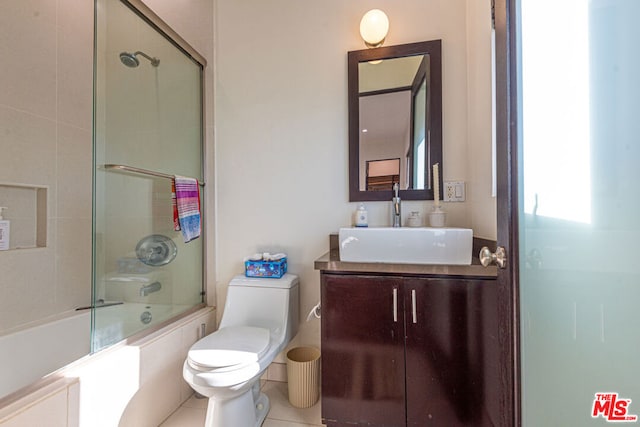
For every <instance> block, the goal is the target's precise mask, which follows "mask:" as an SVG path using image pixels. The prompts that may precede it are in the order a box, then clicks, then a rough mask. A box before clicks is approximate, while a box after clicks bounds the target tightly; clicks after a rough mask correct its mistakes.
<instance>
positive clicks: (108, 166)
mask: <svg viewBox="0 0 640 427" xmlns="http://www.w3.org/2000/svg"><path fill="white" fill-rule="evenodd" d="M104 168H105V169H106V170H116V171H123V172H131V173H137V174H140V175H149V176H156V177H158V178H166V179H173V178H174V176H173V175H169V174H168V173H162V172H156V171H152V170H149V169H142V168H136V167H133V166H127V165H115V164H106V165H104ZM198 185H200V186H201V187H204V182H202V181H200V180H198Z"/></svg>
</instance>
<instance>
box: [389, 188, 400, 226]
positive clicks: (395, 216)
mask: <svg viewBox="0 0 640 427" xmlns="http://www.w3.org/2000/svg"><path fill="white" fill-rule="evenodd" d="M398 189H399V185H398V183H397V182H396V183H395V184H393V191H394V193H395V196H394V197H393V199H391V219H392V221H391V222H392V224H393V226H394V227H402V217H401V213H402V209H401V208H402V206H401V204H400V196H398Z"/></svg>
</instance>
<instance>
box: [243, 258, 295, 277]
mask: <svg viewBox="0 0 640 427" xmlns="http://www.w3.org/2000/svg"><path fill="white" fill-rule="evenodd" d="M286 272H287V259H286V258H282V259H279V260H277V261H245V262H244V274H245V276H247V277H268V278H272V279H279V278H281V277H282V276H284V274H285V273H286Z"/></svg>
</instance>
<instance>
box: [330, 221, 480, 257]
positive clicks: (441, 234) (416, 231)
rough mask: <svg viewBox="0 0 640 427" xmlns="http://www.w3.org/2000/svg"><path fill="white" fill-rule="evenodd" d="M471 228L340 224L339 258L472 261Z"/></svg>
mask: <svg viewBox="0 0 640 427" xmlns="http://www.w3.org/2000/svg"><path fill="white" fill-rule="evenodd" d="M472 241H473V231H472V230H471V229H470V228H428V227H421V228H391V227H382V228H374V227H367V228H357V227H355V228H341V229H340V231H339V242H340V261H344V262H383V263H398V264H449V265H451V264H455V265H470V264H471V250H472Z"/></svg>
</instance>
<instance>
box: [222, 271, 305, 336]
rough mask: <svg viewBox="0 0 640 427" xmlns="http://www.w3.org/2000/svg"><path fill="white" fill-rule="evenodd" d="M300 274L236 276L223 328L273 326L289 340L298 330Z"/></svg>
mask: <svg viewBox="0 0 640 427" xmlns="http://www.w3.org/2000/svg"><path fill="white" fill-rule="evenodd" d="M298 284H299V280H298V276H296V275H294V274H289V273H287V274H285V275H284V276H282V277H281V278H280V279H270V278H256V277H245V276H236V277H234V278H233V279H232V280H231V282H230V283H229V288H228V291H227V300H226V302H225V304H224V311H223V312H222V320H221V321H220V329H222V328H226V327H229V326H256V327H260V328H269V329H270V330H271V333H272V334H275V335H283V338H284V339H285V342H287V341H288V340H290V339H292V338H293V337H294V336H295V335H296V333H298V323H299V318H300V308H299V307H300V290H299V285H298Z"/></svg>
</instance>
